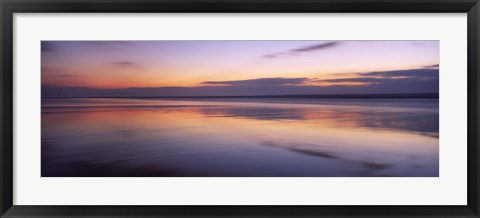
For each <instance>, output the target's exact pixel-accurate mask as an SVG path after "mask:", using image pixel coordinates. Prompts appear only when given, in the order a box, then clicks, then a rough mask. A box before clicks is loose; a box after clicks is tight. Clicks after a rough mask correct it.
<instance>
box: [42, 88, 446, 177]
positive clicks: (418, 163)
mask: <svg viewBox="0 0 480 218" xmlns="http://www.w3.org/2000/svg"><path fill="white" fill-rule="evenodd" d="M438 123H439V116H438V99H295V98H275V99H269V98H252V99H249V98H237V99H229V98H222V99H221V98H218V99H126V98H125V99H122V98H64V99H62V98H56V99H42V140H41V141H42V145H41V146H42V165H41V168H42V176H44V177H71V176H75V177H102V176H113V177H146V176H153V177H306V176H307V177H329V176H330V177H332V176H334V177H372V176H373V177H383V176H396V177H404V176H414V177H436V176H438V174H439V173H438V171H439V166H438V165H439V162H438V159H439V156H438V155H439V153H438V151H439V144H438V137H439V133H438V132H439V131H438Z"/></svg>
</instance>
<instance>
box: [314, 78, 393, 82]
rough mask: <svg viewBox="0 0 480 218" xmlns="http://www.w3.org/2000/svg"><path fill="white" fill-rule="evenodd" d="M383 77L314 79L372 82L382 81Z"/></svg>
mask: <svg viewBox="0 0 480 218" xmlns="http://www.w3.org/2000/svg"><path fill="white" fill-rule="evenodd" d="M384 80H385V79H383V78H370V77H363V78H362V77H356V78H341V79H326V80H314V81H317V82H366V83H374V82H382V81H384Z"/></svg>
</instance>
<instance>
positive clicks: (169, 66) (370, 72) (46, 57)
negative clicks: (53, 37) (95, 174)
mask: <svg viewBox="0 0 480 218" xmlns="http://www.w3.org/2000/svg"><path fill="white" fill-rule="evenodd" d="M41 55H42V86H43V87H44V89H43V90H44V91H46V92H44V93H50V92H51V91H52V90H54V89H55V90H57V89H59V88H61V89H62V90H64V92H69V93H70V92H73V90H77V93H82V92H83V93H85V90H88V91H89V92H92V90H103V92H105V90H110V91H115V90H130V91H127V92H131V90H140V89H142V90H148V91H144V92H146V93H142V94H143V95H145V94H149V93H150V94H151V93H155V95H212V94H213V95H214V94H215V93H216V92H219V93H218V94H228V95H243V94H332V93H348V92H355V93H409V92H410V93H411V92H438V64H439V42H438V41H43V42H42V51H41ZM74 87H75V88H74ZM65 90H66V91H65ZM79 90H84V91H79Z"/></svg>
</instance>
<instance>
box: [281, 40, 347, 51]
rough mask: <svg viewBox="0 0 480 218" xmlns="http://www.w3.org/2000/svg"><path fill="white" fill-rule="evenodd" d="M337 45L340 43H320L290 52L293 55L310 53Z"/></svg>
mask: <svg viewBox="0 0 480 218" xmlns="http://www.w3.org/2000/svg"><path fill="white" fill-rule="evenodd" d="M337 45H340V42H328V43H322V44H316V45H311V46H306V47H302V48H297V49H292V50H290V52H294V53H300V52H311V51H317V50H322V49H326V48H330V47H334V46H337Z"/></svg>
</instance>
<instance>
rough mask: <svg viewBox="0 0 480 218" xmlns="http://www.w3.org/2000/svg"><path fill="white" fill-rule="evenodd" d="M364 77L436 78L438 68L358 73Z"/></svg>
mask: <svg viewBox="0 0 480 218" xmlns="http://www.w3.org/2000/svg"><path fill="white" fill-rule="evenodd" d="M358 75H359V76H364V77H372V76H374V77H386V78H392V77H406V78H438V69H411V70H392V71H375V72H368V73H358Z"/></svg>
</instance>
